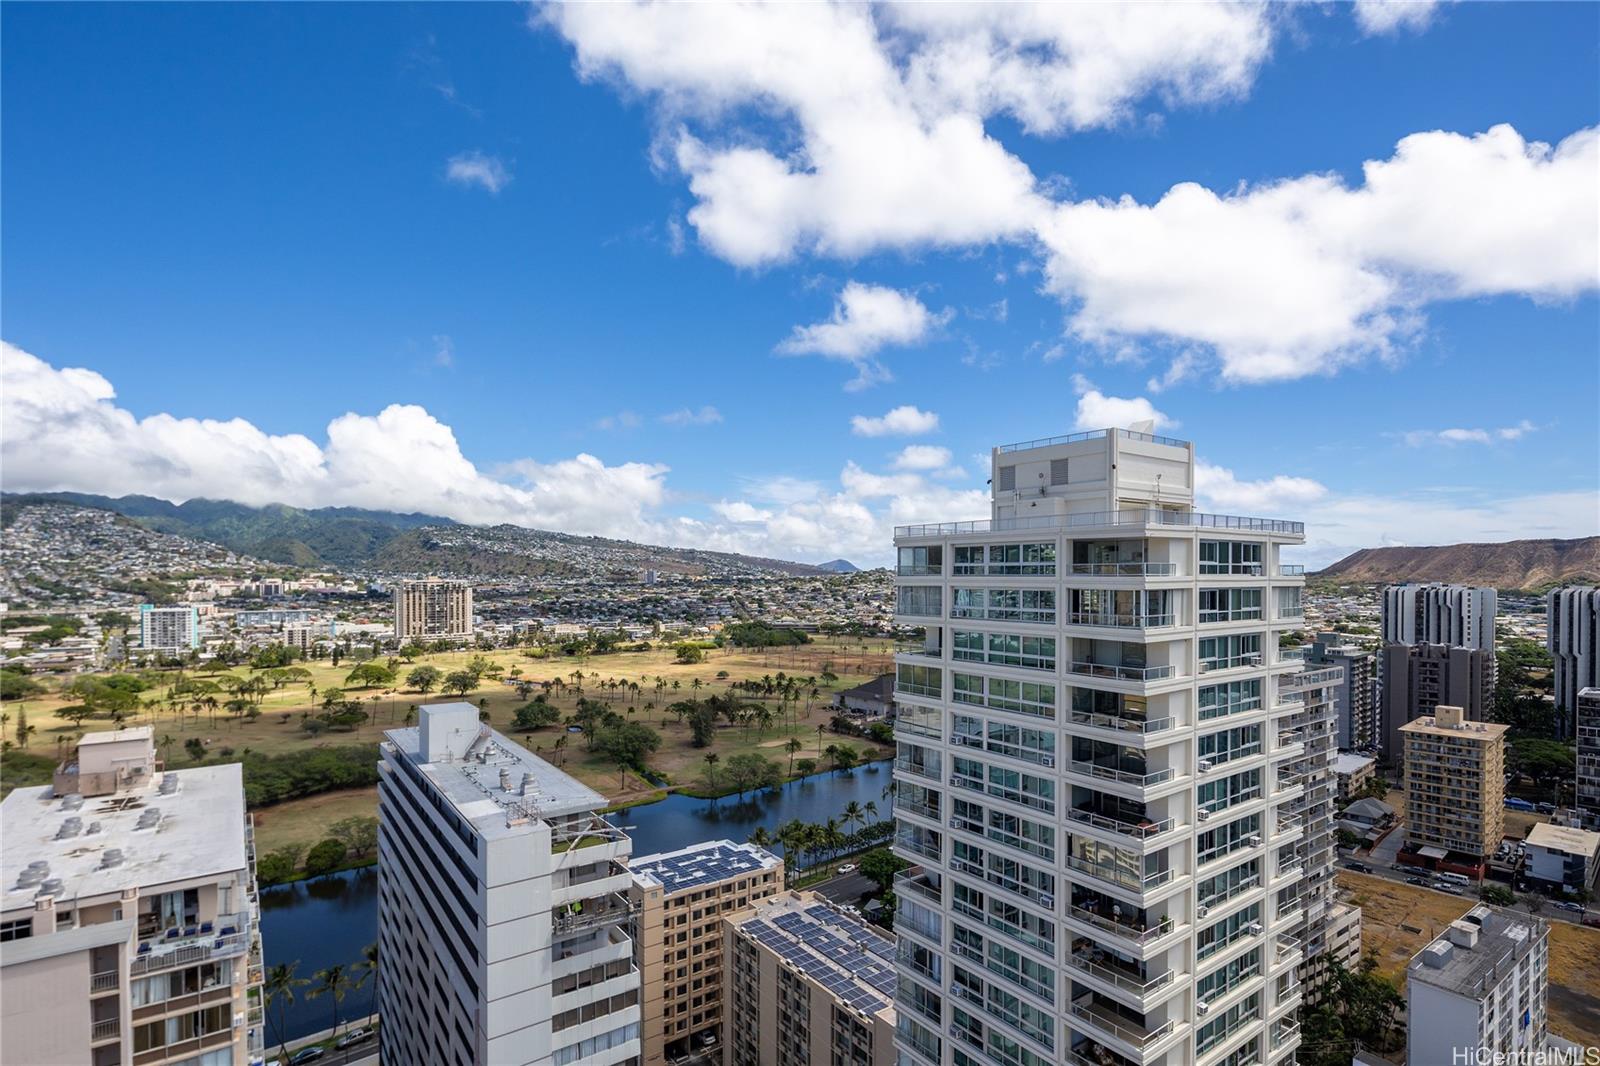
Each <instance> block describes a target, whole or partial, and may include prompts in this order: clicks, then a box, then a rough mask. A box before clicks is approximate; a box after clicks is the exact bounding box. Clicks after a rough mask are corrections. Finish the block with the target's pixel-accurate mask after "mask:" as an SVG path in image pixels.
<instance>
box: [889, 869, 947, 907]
mask: <svg viewBox="0 0 1600 1066" xmlns="http://www.w3.org/2000/svg"><path fill="white" fill-rule="evenodd" d="M937 876H938V875H937V874H930V873H928V872H927V871H923V872H921V873H913V872H911V871H906V870H902V871H901V872H900V873H897V874H895V875H894V891H895V895H896V896H903V895H905V894H906V893H910V894H911V895H913V896H920V897H922V898H923V899H925V900H927V901H928V902H929V903H932V904H933V905H934V906H936V907H942V906H943V905H944V886H943V885H939V884H935V883H933V882H932V881H931V880H930V878H933V877H937Z"/></svg>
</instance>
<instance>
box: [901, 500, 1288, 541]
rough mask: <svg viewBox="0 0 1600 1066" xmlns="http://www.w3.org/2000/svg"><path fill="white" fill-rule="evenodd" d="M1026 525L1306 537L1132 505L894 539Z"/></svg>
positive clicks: (905, 533) (1279, 528) (954, 526)
mask: <svg viewBox="0 0 1600 1066" xmlns="http://www.w3.org/2000/svg"><path fill="white" fill-rule="evenodd" d="M1024 529H1081V530H1097V529H1107V530H1123V531H1125V530H1129V529H1157V530H1201V529H1232V530H1239V531H1241V532H1247V533H1269V534H1273V535H1276V536H1282V537H1293V538H1301V539H1303V538H1304V537H1305V533H1306V527H1305V523H1304V522H1290V521H1286V520H1284V519H1281V518H1252V517H1248V516H1245V515H1225V514H1207V513H1204V512H1201V511H1179V510H1168V509H1165V508H1131V509H1128V510H1122V511H1089V512H1084V513H1080V514H1059V515H1036V516H1026V517H1021V518H999V519H985V520H981V521H975V522H932V523H925V524H921V525H906V526H895V527H894V536H895V540H897V541H898V540H903V539H910V538H912V537H949V536H958V535H960V534H963V533H1002V532H1009V531H1012V530H1024Z"/></svg>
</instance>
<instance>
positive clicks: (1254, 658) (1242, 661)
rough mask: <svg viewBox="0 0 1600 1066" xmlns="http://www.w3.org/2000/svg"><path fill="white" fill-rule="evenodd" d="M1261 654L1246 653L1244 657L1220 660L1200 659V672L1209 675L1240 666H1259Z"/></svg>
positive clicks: (1230, 656) (1256, 652)
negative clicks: (1215, 671)
mask: <svg viewBox="0 0 1600 1066" xmlns="http://www.w3.org/2000/svg"><path fill="white" fill-rule="evenodd" d="M1260 665H1261V653H1260V652H1258V651H1252V652H1247V653H1245V654H1244V655H1229V656H1227V657H1226V658H1221V659H1201V660H1200V672H1201V673H1202V674H1209V673H1211V672H1212V671H1213V670H1232V669H1234V668H1235V667H1240V666H1260Z"/></svg>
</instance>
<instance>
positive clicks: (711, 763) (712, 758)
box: [706, 751, 717, 788]
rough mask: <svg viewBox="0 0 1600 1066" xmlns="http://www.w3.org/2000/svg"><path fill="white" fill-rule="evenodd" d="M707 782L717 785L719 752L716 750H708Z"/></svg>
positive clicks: (713, 786) (712, 785) (714, 786)
mask: <svg viewBox="0 0 1600 1066" xmlns="http://www.w3.org/2000/svg"><path fill="white" fill-rule="evenodd" d="M706 784H708V785H710V786H711V787H712V788H716V787H717V753H716V752H714V751H708V752H706Z"/></svg>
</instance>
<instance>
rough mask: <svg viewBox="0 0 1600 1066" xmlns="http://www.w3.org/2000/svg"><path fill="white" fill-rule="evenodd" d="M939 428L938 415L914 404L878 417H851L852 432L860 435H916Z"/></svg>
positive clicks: (905, 405)
mask: <svg viewBox="0 0 1600 1066" xmlns="http://www.w3.org/2000/svg"><path fill="white" fill-rule="evenodd" d="M938 428H939V416H938V415H936V414H934V413H933V412H932V411H923V410H920V409H919V408H917V407H915V406H914V405H912V404H902V405H901V406H899V407H895V408H891V409H890V410H888V411H885V412H884V413H883V415H882V416H880V417H877V418H871V417H868V416H866V415H856V416H855V417H853V418H851V419H850V432H852V433H854V434H855V435H856V436H858V437H915V436H919V435H921V434H923V433H932V432H933V431H934V430H936V429H938Z"/></svg>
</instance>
